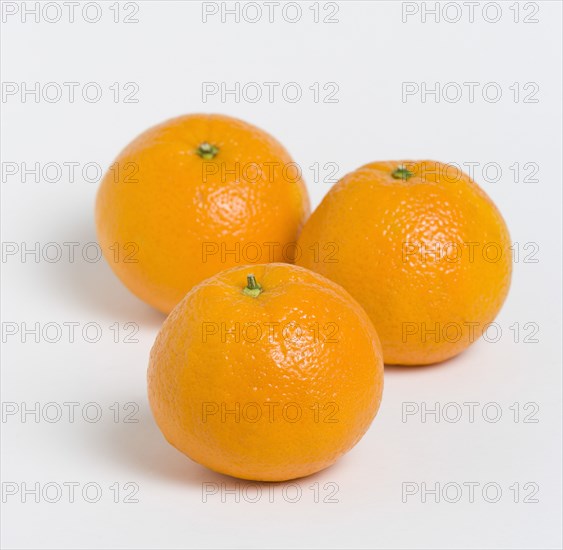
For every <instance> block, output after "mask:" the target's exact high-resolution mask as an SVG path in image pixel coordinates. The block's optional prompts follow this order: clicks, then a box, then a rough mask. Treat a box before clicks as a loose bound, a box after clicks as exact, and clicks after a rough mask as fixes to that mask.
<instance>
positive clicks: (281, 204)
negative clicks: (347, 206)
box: [96, 114, 309, 313]
mask: <svg viewBox="0 0 563 550" xmlns="http://www.w3.org/2000/svg"><path fill="white" fill-rule="evenodd" d="M308 214H309V199H308V196H307V191H306V189H305V186H304V183H303V181H302V180H301V177H300V171H299V170H298V169H297V168H296V165H295V163H294V162H293V160H292V159H291V157H290V156H289V154H288V153H287V151H286V150H285V149H284V147H283V146H282V145H281V144H280V143H279V142H278V141H276V140H275V139H274V138H273V137H272V136H270V135H269V134H267V133H266V132H264V131H263V130H260V129H259V128H256V127H255V126H252V125H251V124H248V123H246V122H243V121H241V120H238V119H235V118H231V117H227V116H223V115H203V114H201V115H200V114H196V115H187V116H181V117H178V118H174V119H172V120H168V121H166V122H163V123H162V124H160V125H158V126H155V127H153V128H150V129H149V130H147V131H146V132H144V133H142V134H141V135H140V136H138V137H137V138H136V139H134V140H133V141H132V142H131V143H130V144H129V145H128V146H127V147H126V148H125V149H124V150H123V151H122V152H121V153H120V155H119V156H118V157H117V159H116V161H115V162H114V163H113V164H112V165H111V168H110V170H108V172H107V174H106V175H105V177H104V179H103V181H102V183H101V186H100V189H99V192H98V196H97V201H96V225H97V232H98V239H99V242H100V245H101V248H102V251H103V253H104V256H105V257H106V259H107V261H108V263H109V264H110V266H111V267H112V269H113V270H114V272H115V273H116V274H117V276H118V277H119V278H120V279H121V280H122V282H123V283H124V284H125V285H126V286H127V287H128V288H129V289H130V290H131V291H132V292H133V293H135V294H136V295H137V296H138V297H140V298H141V299H142V300H144V301H145V302H147V303H149V304H151V305H152V306H154V307H156V308H158V309H160V310H161V311H163V312H165V313H168V312H170V310H171V309H172V308H173V307H174V306H175V305H176V304H177V303H178V302H179V301H180V300H181V299H182V298H183V297H184V295H185V294H186V292H187V291H188V290H190V288H192V286H194V285H195V284H197V283H199V282H200V281H202V280H203V279H205V278H207V277H209V276H211V275H213V274H214V273H217V272H219V271H221V270H223V269H226V268H228V267H231V266H235V265H246V264H251V263H266V262H272V261H278V262H279V261H284V262H286V261H292V260H293V257H292V255H293V253H294V250H295V241H296V239H297V237H298V234H299V232H300V230H301V228H302V226H303V224H304V222H305V220H306V218H307V216H308Z"/></svg>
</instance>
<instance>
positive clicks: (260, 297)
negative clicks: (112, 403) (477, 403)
mask: <svg viewBox="0 0 563 550" xmlns="http://www.w3.org/2000/svg"><path fill="white" fill-rule="evenodd" d="M382 389H383V360H382V356H381V351H380V345H379V341H378V338H377V334H376V332H375V329H374V328H373V325H372V323H371V321H370V320H369V318H368V317H367V315H366V313H365V312H364V311H363V309H362V308H361V306H360V305H359V304H358V303H357V302H356V301H355V300H354V299H353V298H352V297H351V296H350V295H349V294H348V293H347V292H346V291H345V290H344V289H343V288H341V287H340V286H338V285H337V284H336V283H334V282H332V281H329V280H328V279H325V278H324V277H322V276H321V275H319V274H317V273H314V272H312V271H309V270H307V269H303V268H301V267H297V266H294V265H290V264H282V263H274V264H267V265H255V266H246V267H235V268H232V269H230V270H227V271H224V272H221V273H219V274H216V275H214V276H212V277H210V278H209V279H206V280H205V281H203V282H202V283H200V284H199V285H197V286H195V287H194V288H193V289H192V290H191V291H190V292H189V293H188V294H187V295H186V296H185V298H184V299H183V300H182V301H181V302H180V303H179V304H178V305H177V306H176V308H175V309H174V310H173V311H172V313H171V314H170V315H169V316H168V318H167V319H166V321H165V322H164V325H163V326H162V329H161V331H160V333H159V334H158V336H157V339H156V342H155V344H154V346H153V348H152V351H151V356H150V364H149V370H148V394H149V402H150V405H151V409H152V411H153V414H154V417H155V419H156V422H157V424H158V426H159V427H160V429H161V431H162V433H163V434H164V436H165V437H166V439H167V440H168V441H169V442H170V443H171V444H172V445H173V446H174V447H176V448H177V449H178V450H180V451H182V452H183V453H185V454H186V455H187V456H189V457H190V458H192V459H193V460H195V461H196V462H198V463H200V464H202V465H204V466H207V467H208V468H210V469H212V470H215V471H217V472H221V473H223V474H228V475H231V476H235V477H239V478H243V479H252V480H258V481H282V480H288V479H293V478H297V477H302V476H306V475H308V474H312V473H314V472H317V471H319V470H322V469H323V468H326V467H327V466H330V465H331V464H333V463H334V462H335V461H336V460H337V459H338V458H339V457H340V456H341V455H342V454H344V453H345V452H347V451H348V450H349V449H351V448H352V447H353V446H354V445H355V444H356V443H357V442H358V441H359V440H360V438H361V437H362V435H363V434H364V432H365V431H366V430H367V429H368V427H369V425H370V423H371V421H372V420H373V418H374V416H375V414H376V413H377V410H378V408H379V404H380V401H381V394H382Z"/></svg>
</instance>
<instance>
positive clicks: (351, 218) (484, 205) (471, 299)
mask: <svg viewBox="0 0 563 550" xmlns="http://www.w3.org/2000/svg"><path fill="white" fill-rule="evenodd" d="M298 243H299V249H300V250H301V251H307V250H310V249H311V248H312V247H316V249H317V250H322V249H323V248H324V249H329V248H330V250H335V249H336V250H337V252H336V253H334V254H332V255H331V257H330V259H329V260H328V261H327V258H326V257H323V256H322V254H321V255H319V254H316V255H314V254H305V253H302V254H301V256H300V258H298V259H297V260H296V263H297V264H299V265H302V266H304V267H307V268H310V269H312V270H315V271H317V272H318V273H321V274H322V275H324V276H326V277H328V278H330V279H332V280H333V281H335V282H337V283H339V284H341V285H342V286H343V287H344V288H346V289H347V290H348V291H349V292H350V294H351V295H352V296H354V297H355V298H356V300H358V302H359V303H360V304H361V305H362V306H363V307H364V309H365V310H366V312H367V313H368V315H369V316H370V318H371V319H372V321H373V323H374V325H375V328H376V330H377V332H378V334H379V337H380V339H381V344H382V347H383V356H384V359H385V362H386V363H387V364H400V365H423V364H429V363H436V362H439V361H443V360H445V359H448V358H450V357H453V356H455V355H457V354H458V353H460V352H461V351H463V350H464V349H465V348H467V346H469V345H470V344H471V343H472V342H474V341H475V340H477V339H478V338H479V337H480V336H481V334H482V332H483V330H485V329H486V328H487V326H488V324H489V323H491V322H492V321H493V320H494V319H495V316H496V315H497V313H498V312H499V310H500V308H501V306H502V304H503V302H504V300H505V298H506V296H507V293H508V289H509V286H510V278H511V271H512V254H511V248H510V247H511V242H510V236H509V234H508V229H507V226H506V224H505V222H504V220H503V218H502V216H501V214H500V212H499V211H498V210H497V208H496V207H495V205H494V204H493V202H492V201H491V199H490V198H489V197H488V196H487V195H486V193H485V192H484V191H483V190H482V189H481V188H480V187H479V186H478V185H477V184H476V183H475V182H474V181H473V180H472V179H471V178H470V177H469V176H468V175H467V174H465V173H463V172H462V171H460V170H459V169H456V168H455V167H454V166H452V165H445V164H442V163H439V162H436V161H417V162H414V161H389V162H374V163H371V164H367V165H365V166H362V167H361V168H359V169H358V170H356V171H354V172H352V173H350V174H348V175H346V176H345V177H344V178H342V179H341V180H340V181H339V182H338V183H337V184H336V185H335V186H334V187H333V188H332V189H331V190H330V192H329V193H328V194H327V195H326V196H325V198H324V199H323V201H322V202H321V204H320V205H319V207H318V208H317V209H316V210H315V212H313V214H312V215H311V217H310V218H309V220H308V221H307V223H306V225H305V227H304V229H303V231H302V233H301V236H300V238H299V241H298Z"/></svg>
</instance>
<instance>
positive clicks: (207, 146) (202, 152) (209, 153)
mask: <svg viewBox="0 0 563 550" xmlns="http://www.w3.org/2000/svg"><path fill="white" fill-rule="evenodd" d="M195 152H196V153H197V154H198V155H199V156H200V157H201V158H202V159H203V160H213V159H214V158H215V157H216V156H217V153H218V152H219V148H218V147H216V146H215V145H211V143H207V141H204V142H203V143H202V144H201V145H200V146H199V147H198V148H197V149H196V151H195Z"/></svg>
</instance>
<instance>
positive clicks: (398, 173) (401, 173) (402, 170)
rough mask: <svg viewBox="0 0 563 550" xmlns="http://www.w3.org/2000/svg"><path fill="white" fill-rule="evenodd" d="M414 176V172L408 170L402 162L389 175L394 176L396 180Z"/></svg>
mask: <svg viewBox="0 0 563 550" xmlns="http://www.w3.org/2000/svg"><path fill="white" fill-rule="evenodd" d="M413 176H414V172H411V171H410V170H408V169H407V168H406V167H405V165H404V164H401V165H400V166H399V167H398V168H396V169H395V170H393V172H391V177H393V178H395V179H396V180H404V181H406V180H408V179H409V178H412V177H413Z"/></svg>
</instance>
